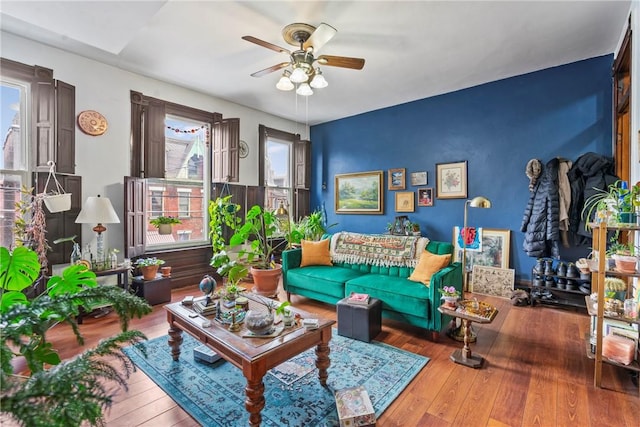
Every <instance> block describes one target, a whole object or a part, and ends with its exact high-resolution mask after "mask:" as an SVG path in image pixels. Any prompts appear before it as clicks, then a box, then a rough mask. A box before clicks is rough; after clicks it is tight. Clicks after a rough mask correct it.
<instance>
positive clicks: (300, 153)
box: [293, 135, 311, 189]
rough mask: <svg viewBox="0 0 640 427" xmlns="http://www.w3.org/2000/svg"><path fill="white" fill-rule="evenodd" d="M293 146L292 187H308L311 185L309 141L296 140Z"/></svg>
mask: <svg viewBox="0 0 640 427" xmlns="http://www.w3.org/2000/svg"><path fill="white" fill-rule="evenodd" d="M296 136H297V135H296ZM293 147H294V156H295V175H294V187H295V188H305V189H309V188H310V187H311V182H310V174H311V173H310V169H311V168H310V166H311V165H310V163H311V161H310V159H311V141H305V140H302V141H300V140H298V141H296V142H295V143H294V144H293Z"/></svg>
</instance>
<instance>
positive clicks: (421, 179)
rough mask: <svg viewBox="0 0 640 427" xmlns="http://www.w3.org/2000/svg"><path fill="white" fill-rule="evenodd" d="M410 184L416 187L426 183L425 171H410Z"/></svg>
mask: <svg viewBox="0 0 640 427" xmlns="http://www.w3.org/2000/svg"><path fill="white" fill-rule="evenodd" d="M411 185H413V186H414V187H417V186H419V185H427V172H412V173H411Z"/></svg>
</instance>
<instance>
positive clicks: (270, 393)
mask: <svg viewBox="0 0 640 427" xmlns="http://www.w3.org/2000/svg"><path fill="white" fill-rule="evenodd" d="M183 337H184V342H183V343H182V346H181V350H182V354H181V355H180V361H179V362H174V361H173V360H172V359H171V352H170V348H169V345H168V344H167V337H166V336H164V337H160V338H155V339H153V340H149V341H146V342H144V343H141V344H139V345H144V346H145V347H146V348H147V354H148V357H147V358H146V359H145V358H144V356H143V355H142V354H141V353H140V351H139V350H138V349H137V348H136V346H131V347H127V348H125V349H124V351H125V353H126V354H127V355H128V356H129V357H131V359H132V360H133V362H134V363H135V365H136V366H137V367H138V368H140V369H141V370H142V371H143V372H144V373H145V374H147V375H148V376H149V378H151V379H152V380H153V381H154V382H155V383H156V384H158V386H160V388H162V389H163V390H164V391H165V392H166V393H167V394H168V395H169V396H170V397H171V398H172V399H173V400H174V401H176V403H177V404H178V405H180V406H181V407H182V408H183V409H184V410H185V411H187V412H188V413H189V414H190V415H191V416H192V417H193V418H195V419H196V420H197V421H198V422H199V423H200V424H202V425H203V426H234V427H235V426H241V425H247V424H248V422H249V415H248V413H247V412H246V410H245V408H244V400H245V393H244V388H245V385H246V380H245V378H244V377H243V376H242V372H241V371H240V369H238V368H236V367H234V366H233V365H231V364H230V363H228V362H226V361H224V360H220V361H218V362H216V363H213V364H204V363H201V362H196V361H194V358H193V348H194V347H198V346H199V345H201V344H200V343H199V342H198V341H196V340H195V339H194V338H192V337H191V336H190V335H189V334H186V333H185V334H183ZM330 348H331V354H330V357H331V366H330V367H329V370H328V371H329V379H328V381H327V384H328V386H329V387H328V388H323V387H322V386H321V385H320V382H319V380H318V371H317V369H316V367H315V357H316V356H315V352H314V350H315V349H313V348H312V349H310V350H307V351H305V352H304V353H302V354H300V355H298V356H297V357H295V358H293V359H291V360H289V361H287V362H285V363H283V364H281V365H279V366H277V367H275V368H273V369H272V370H270V371H269V372H268V373H267V375H265V376H264V379H263V383H264V396H265V401H266V403H265V407H264V409H263V410H262V412H261V414H262V425H263V426H326V427H328V426H338V413H337V411H336V404H335V400H334V397H333V392H334V391H336V390H340V389H343V388H347V387H353V386H357V385H363V386H364V387H365V388H366V389H367V391H368V393H369V396H370V398H371V402H372V403H373V407H374V409H375V412H376V416H380V415H381V414H382V413H383V412H384V410H385V409H387V407H388V406H389V405H390V404H391V402H393V401H394V400H395V399H396V397H398V395H399V394H400V393H401V392H402V390H404V388H405V387H406V386H407V385H408V384H409V383H410V382H411V380H412V379H413V378H414V377H415V376H416V375H417V374H418V372H420V370H421V369H422V368H423V367H424V366H425V365H426V364H427V362H428V361H429V358H427V357H423V356H419V355H416V354H413V353H409V352H407V351H404V350H400V349H397V348H395V347H391V346H389V345H386V344H383V343H378V342H372V343H364V342H361V341H357V340H352V339H350V338H345V337H342V336H340V335H337V334H336V333H335V329H334V334H333V337H332V338H331V342H330Z"/></svg>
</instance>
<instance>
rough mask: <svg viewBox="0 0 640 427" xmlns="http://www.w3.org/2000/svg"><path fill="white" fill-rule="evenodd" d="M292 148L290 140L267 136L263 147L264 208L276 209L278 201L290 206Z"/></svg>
mask: <svg viewBox="0 0 640 427" xmlns="http://www.w3.org/2000/svg"><path fill="white" fill-rule="evenodd" d="M292 148H293V143H292V142H290V141H281V140H277V139H272V138H267V142H266V149H265V153H266V156H265V168H264V173H265V176H264V182H265V184H266V185H265V187H266V188H265V190H266V191H265V208H267V209H271V210H273V209H276V208H278V206H279V203H280V202H283V203H284V205H285V206H291V195H292V188H291V182H292V179H291V178H292V176H291V171H292V170H293V168H292V163H291V161H292V156H291V153H292V151H293V150H292Z"/></svg>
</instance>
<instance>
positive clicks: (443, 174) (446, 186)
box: [436, 160, 467, 199]
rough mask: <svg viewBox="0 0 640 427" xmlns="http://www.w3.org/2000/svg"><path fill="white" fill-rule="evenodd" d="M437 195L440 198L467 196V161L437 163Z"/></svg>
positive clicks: (463, 197) (461, 197) (462, 197)
mask: <svg viewBox="0 0 640 427" xmlns="http://www.w3.org/2000/svg"><path fill="white" fill-rule="evenodd" d="M436 196H437V197H438V199H466V198H467V161H466V160H465V161H463V162H456V163H436Z"/></svg>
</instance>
